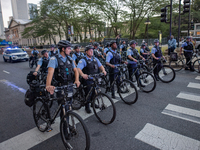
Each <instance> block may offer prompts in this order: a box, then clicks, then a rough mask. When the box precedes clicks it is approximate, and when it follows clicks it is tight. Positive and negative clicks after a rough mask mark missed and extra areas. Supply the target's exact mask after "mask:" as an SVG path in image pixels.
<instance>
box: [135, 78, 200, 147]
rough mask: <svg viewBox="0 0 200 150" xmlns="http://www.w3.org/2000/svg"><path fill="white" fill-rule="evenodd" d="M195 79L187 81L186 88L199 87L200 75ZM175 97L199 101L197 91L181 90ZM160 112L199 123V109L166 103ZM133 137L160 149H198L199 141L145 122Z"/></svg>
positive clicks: (192, 101)
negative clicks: (194, 80)
mask: <svg viewBox="0 0 200 150" xmlns="http://www.w3.org/2000/svg"><path fill="white" fill-rule="evenodd" d="M195 79H196V81H197V82H195V83H194V82H189V84H188V85H187V88H194V89H200V83H199V80H200V76H197V77H196V78H195ZM176 98H178V99H179V100H184V101H185V100H186V101H189V102H191V103H195V102H200V94H199V93H190V92H185V91H181V92H180V93H179V94H178V95H177V96H176ZM161 113H162V114H164V115H168V116H171V117H175V118H178V119H182V120H185V121H190V122H193V123H196V124H200V109H199V110H194V109H191V108H187V107H182V106H178V105H174V104H168V105H167V106H166V107H165V108H164V110H163V111H162V112H161ZM197 134H200V133H197ZM135 138H136V139H137V140H140V141H142V142H144V143H146V144H148V145H151V146H153V147H155V148H158V149H162V150H171V149H173V150H200V141H198V140H196V139H192V138H190V137H187V136H184V135H181V134H178V133H175V132H173V131H170V130H167V129H165V128H162V127H159V126H156V125H154V124H150V123H147V124H146V125H145V126H144V128H143V129H142V130H141V131H140V132H139V133H138V134H137V135H136V136H135Z"/></svg>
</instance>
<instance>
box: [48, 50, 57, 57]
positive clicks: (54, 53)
mask: <svg viewBox="0 0 200 150" xmlns="http://www.w3.org/2000/svg"><path fill="white" fill-rule="evenodd" d="M57 51H58V54H59V49H58V50H56V51H55V52H53V53H54V54H55V53H56V52H57ZM49 57H51V51H50V52H49Z"/></svg>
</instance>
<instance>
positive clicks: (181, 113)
mask: <svg viewBox="0 0 200 150" xmlns="http://www.w3.org/2000/svg"><path fill="white" fill-rule="evenodd" d="M162 114H165V115H169V116H173V117H176V118H180V119H183V120H187V121H191V122H194V123H198V124H200V111H197V110H194V109H190V108H185V107H181V106H177V105H172V104H168V105H167V107H166V108H165V109H164V110H163V111H162Z"/></svg>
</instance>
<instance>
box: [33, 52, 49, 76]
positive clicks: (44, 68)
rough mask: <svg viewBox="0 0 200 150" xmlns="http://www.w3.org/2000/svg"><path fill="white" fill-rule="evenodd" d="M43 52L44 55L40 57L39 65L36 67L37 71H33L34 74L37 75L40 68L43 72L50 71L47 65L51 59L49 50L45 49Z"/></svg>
mask: <svg viewBox="0 0 200 150" xmlns="http://www.w3.org/2000/svg"><path fill="white" fill-rule="evenodd" d="M41 54H42V56H43V57H42V58H40V59H39V61H38V65H37V67H36V69H35V72H34V73H33V75H35V76H37V72H38V71H39V69H40V72H41V73H47V71H48V68H47V65H48V63H49V60H50V57H49V54H48V51H47V50H43V51H42V52H41Z"/></svg>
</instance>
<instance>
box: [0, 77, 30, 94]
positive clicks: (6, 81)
mask: <svg viewBox="0 0 200 150" xmlns="http://www.w3.org/2000/svg"><path fill="white" fill-rule="evenodd" d="M0 83H3V84H5V85H7V86H10V87H11V88H12V89H18V90H19V91H20V92H22V93H24V94H25V93H26V90H25V89H23V88H20V87H18V86H16V85H15V84H13V83H11V82H9V81H8V80H5V79H3V80H0Z"/></svg>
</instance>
